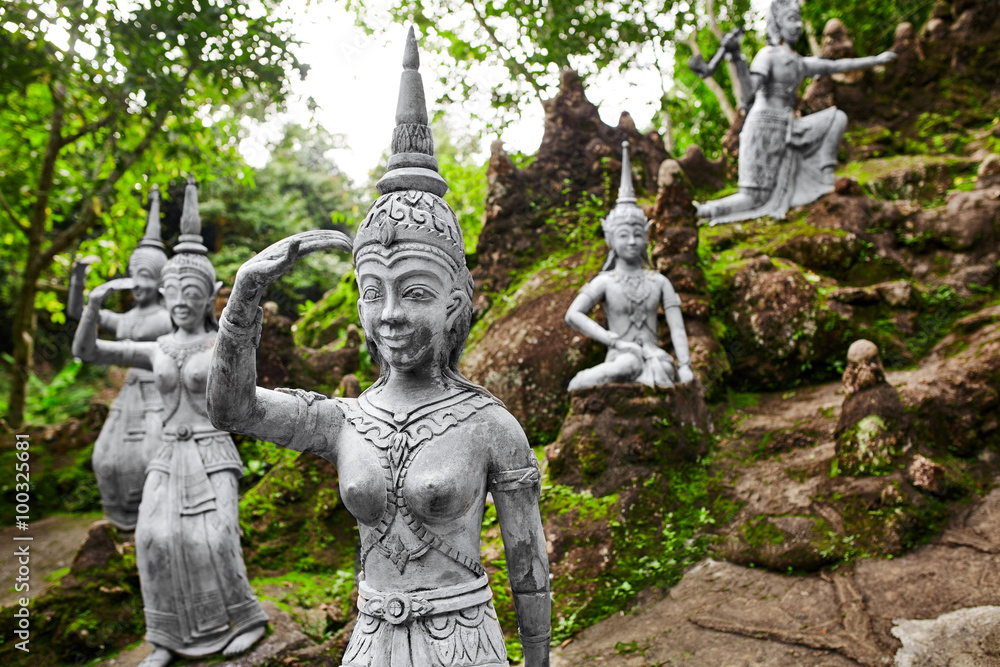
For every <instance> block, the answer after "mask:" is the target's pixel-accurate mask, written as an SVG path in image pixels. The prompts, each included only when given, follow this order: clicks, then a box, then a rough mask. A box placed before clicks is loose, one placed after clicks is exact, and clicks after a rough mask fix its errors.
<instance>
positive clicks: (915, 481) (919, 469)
mask: <svg viewBox="0 0 1000 667" xmlns="http://www.w3.org/2000/svg"><path fill="white" fill-rule="evenodd" d="M906 478H907V479H908V480H909V481H910V484H912V485H913V486H915V487H917V488H918V489H920V490H921V491H927V492H928V493H933V494H936V495H940V494H942V493H944V491H945V479H944V478H945V471H944V468H943V467H942V466H939V465H938V464H936V463H934V462H933V461H931V460H930V459H929V458H927V457H926V456H923V455H922V454H917V455H916V456H914V457H913V460H912V461H910V465H909V466H907V468H906Z"/></svg>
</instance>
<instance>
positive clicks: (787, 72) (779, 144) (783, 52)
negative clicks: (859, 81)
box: [698, 0, 896, 225]
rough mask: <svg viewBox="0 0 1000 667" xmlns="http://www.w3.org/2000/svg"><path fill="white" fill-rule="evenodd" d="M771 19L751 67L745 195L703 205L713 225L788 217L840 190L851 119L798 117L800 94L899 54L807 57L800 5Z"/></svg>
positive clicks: (832, 112)
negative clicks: (815, 81)
mask: <svg viewBox="0 0 1000 667" xmlns="http://www.w3.org/2000/svg"><path fill="white" fill-rule="evenodd" d="M765 18H766V21H767V44H768V45H767V46H765V47H764V48H763V49H761V50H760V52H759V53H758V54H757V57H755V58H754V60H753V63H752V64H751V65H750V79H751V83H750V88H751V92H750V95H752V96H754V99H753V100H751V102H750V103H752V104H753V106H752V107H751V108H750V112H749V113H748V114H747V117H746V122H745V123H744V125H743V130H742V131H741V132H740V156H739V174H740V180H739V187H740V190H739V192H737V193H736V194H734V195H730V196H729V197H724V198H723V199H717V200H715V201H710V202H706V203H704V204H702V205H700V206H699V207H698V215H699V217H702V218H708V219H709V220H710V221H711V224H713V225H718V224H722V223H727V222H736V221H738V220H752V219H754V218H759V217H762V216H765V215H769V216H771V217H773V218H784V217H785V212H786V211H788V209H789V208H791V207H793V206H802V205H804V204H808V203H810V202H813V201H816V200H817V199H818V198H819V197H821V196H823V195H825V194H827V193H828V192H833V182H834V177H833V172H834V169H835V168H836V166H837V148H838V146H839V145H840V138H841V137H842V136H843V135H844V130H845V129H846V128H847V114H845V113H844V112H843V111H841V110H839V109H837V108H836V107H830V108H828V109H823V110H822V111H818V112H816V113H813V114H809V115H808V116H805V117H803V118H795V94H796V91H798V89H799V85H800V84H801V83H802V81H803V79H806V78H808V77H811V76H822V75H826V74H835V73H837V72H849V71H851V70H857V69H867V68H869V67H875V66H877V65H884V64H886V63H890V62H892V61H893V60H895V59H896V54H895V53H893V52H892V51H886V52H885V53H882V54H879V55H877V56H871V57H867V58H843V59H839V60H828V59H826V58H813V57H808V58H804V57H802V56H800V55H799V54H797V53H796V52H795V51H793V50H792V47H794V46H795V43H796V42H797V41H798V40H799V36H800V35H801V34H802V15H801V10H800V9H799V2H798V0H773V1H772V2H771V5H770V7H769V8H768V10H767V15H766V17H765ZM727 37H729V36H728V35H727Z"/></svg>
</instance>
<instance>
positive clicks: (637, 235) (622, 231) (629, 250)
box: [607, 224, 646, 262]
mask: <svg viewBox="0 0 1000 667" xmlns="http://www.w3.org/2000/svg"><path fill="white" fill-rule="evenodd" d="M607 242H608V245H610V246H611V249H612V250H614V251H615V254H616V255H618V257H620V258H621V259H623V260H625V261H627V262H635V261H637V260H640V259H642V257H643V256H644V255H645V253H646V229H645V227H644V226H642V225H628V224H623V225H619V226H618V227H617V228H615V230H614V231H613V232H611V233H610V234H609V235H608V236H607Z"/></svg>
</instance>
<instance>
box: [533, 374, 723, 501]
mask: <svg viewBox="0 0 1000 667" xmlns="http://www.w3.org/2000/svg"><path fill="white" fill-rule="evenodd" d="M570 396H571V405H570V413H569V415H568V416H567V417H566V420H565V421H564V422H563V426H562V430H561V431H560V432H559V438H558V439H557V440H556V441H555V442H554V443H552V444H551V445H549V446H548V447H546V449H545V456H546V458H547V459H548V462H549V474H550V476H551V477H552V479H553V480H555V481H558V482H559V483H560V484H566V485H569V486H572V487H574V488H575V489H577V490H581V489H588V490H590V491H591V492H592V493H593V494H594V495H605V494H608V493H612V492H614V491H616V490H618V489H620V488H623V487H624V486H626V485H627V484H630V483H634V482H635V481H636V480H639V479H643V478H647V477H648V476H649V475H650V474H651V473H652V472H653V471H654V470H658V469H662V468H664V467H670V466H680V465H682V464H684V463H691V462H694V461H697V460H698V458H699V457H701V456H703V455H704V454H705V453H707V451H708V446H709V441H710V433H711V431H712V422H711V419H710V416H709V412H708V407H707V406H706V404H705V399H704V388H703V387H702V386H701V385H700V384H699V383H698V382H697V381H696V382H692V383H689V384H685V385H675V386H674V387H671V388H669V389H659V388H652V387H647V386H645V385H641V384H635V383H629V384H623V383H612V384H606V385H599V386H597V387H590V388H588V389H581V390H578V391H574V392H571V394H570Z"/></svg>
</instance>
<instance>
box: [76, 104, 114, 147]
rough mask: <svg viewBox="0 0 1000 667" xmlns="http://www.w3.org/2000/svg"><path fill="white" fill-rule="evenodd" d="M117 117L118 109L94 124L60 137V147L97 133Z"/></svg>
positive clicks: (85, 125)
mask: <svg viewBox="0 0 1000 667" xmlns="http://www.w3.org/2000/svg"><path fill="white" fill-rule="evenodd" d="M117 116H118V109H115V110H114V111H112V112H111V113H109V114H108V115H107V116H105V117H104V118H102V119H101V120H99V121H97V122H96V123H88V124H84V126H83V127H82V128H80V129H79V130H78V131H77V132H74V133H73V134H70V135H67V136H64V137H62V146H68V145H69V144H72V143H74V142H75V141H77V140H78V139H80V138H82V137H85V136H86V135H88V134H92V133H94V132H97V131H98V130H99V129H101V128H102V127H107V126H108V125H110V124H111V123H112V122H113V121H114V120H115V118H116V117H117Z"/></svg>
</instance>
